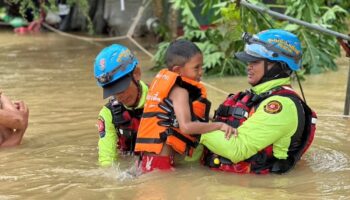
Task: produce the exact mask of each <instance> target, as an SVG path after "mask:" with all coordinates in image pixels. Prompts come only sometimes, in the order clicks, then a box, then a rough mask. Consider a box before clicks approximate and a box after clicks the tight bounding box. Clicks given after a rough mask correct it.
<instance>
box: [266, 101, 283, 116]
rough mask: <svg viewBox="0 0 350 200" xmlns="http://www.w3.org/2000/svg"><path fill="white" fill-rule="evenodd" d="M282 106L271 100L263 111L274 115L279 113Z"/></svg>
mask: <svg viewBox="0 0 350 200" xmlns="http://www.w3.org/2000/svg"><path fill="white" fill-rule="evenodd" d="M281 110H282V104H281V103H280V102H279V101H276V100H273V101H270V102H269V103H267V104H266V106H264V111H265V112H267V113H270V114H276V113H279V112H281Z"/></svg>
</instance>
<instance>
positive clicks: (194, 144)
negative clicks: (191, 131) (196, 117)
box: [161, 128, 198, 148]
mask: <svg viewBox="0 0 350 200" xmlns="http://www.w3.org/2000/svg"><path fill="white" fill-rule="evenodd" d="M162 134H165V135H166V136H170V135H172V136H174V137H176V138H178V139H179V140H181V141H183V142H184V143H186V146H189V147H193V148H196V147H197V146H198V142H196V141H192V140H190V139H188V138H187V137H185V136H183V135H182V134H180V133H179V132H177V131H176V130H174V129H171V128H168V129H166V130H165V132H163V133H161V138H162Z"/></svg>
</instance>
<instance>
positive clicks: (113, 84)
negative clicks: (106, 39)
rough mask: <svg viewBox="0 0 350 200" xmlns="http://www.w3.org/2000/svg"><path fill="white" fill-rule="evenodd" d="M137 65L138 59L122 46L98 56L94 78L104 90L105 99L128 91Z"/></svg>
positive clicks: (114, 46) (105, 50)
mask: <svg viewBox="0 0 350 200" xmlns="http://www.w3.org/2000/svg"><path fill="white" fill-rule="evenodd" d="M137 64H138V60H137V59H136V57H135V56H134V55H133V54H132V53H131V52H130V50H129V49H128V48H126V47H124V46H122V45H120V44H113V45H111V46H108V47H106V48H104V49H103V50H102V51H101V52H100V53H99V54H98V55H97V57H96V59H95V64H94V76H95V78H96V80H97V85H98V86H100V87H102V88H103V98H107V97H109V96H112V95H114V94H117V93H120V92H122V91H124V90H125V89H127V88H128V87H129V85H130V81H131V80H132V79H133V76H132V72H133V71H134V69H135V67H136V66H137Z"/></svg>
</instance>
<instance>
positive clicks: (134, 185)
mask: <svg viewBox="0 0 350 200" xmlns="http://www.w3.org/2000/svg"><path fill="white" fill-rule="evenodd" d="M118 42H119V41H118ZM120 42H121V43H122V44H125V45H128V46H129V47H130V48H131V49H133V50H134V51H135V54H136V56H137V57H138V58H139V59H140V60H141V66H142V70H143V76H144V78H143V79H144V80H146V81H150V80H151V79H152V76H153V75H154V74H155V72H152V71H149V70H148V69H149V68H150V67H151V66H152V62H151V61H150V59H149V57H148V56H147V55H146V54H144V53H142V52H140V51H139V50H138V49H137V47H136V46H134V45H133V44H132V43H131V42H129V41H127V40H124V41H120ZM105 45H108V44H107V43H89V42H85V41H79V40H74V39H69V38H65V37H62V36H59V35H57V34H54V33H42V34H38V35H27V36H19V35H15V34H13V33H12V32H10V31H4V30H2V32H0V49H1V51H0V60H1V61H0V75H1V78H0V88H1V90H2V91H3V92H4V93H5V94H7V95H8V96H9V97H11V98H12V99H13V100H14V99H21V100H24V101H25V102H26V103H27V104H28V106H29V108H30V120H29V128H28V129H27V132H26V134H25V136H24V139H23V141H22V144H21V145H20V146H18V147H14V148H5V149H0V160H1V162H0V199H1V200H2V199H350V161H349V159H350V148H349V142H350V119H348V118H343V117H341V115H342V113H343V106H344V98H345V91H346V83H347V74H348V70H349V59H347V58H345V57H344V56H343V58H341V59H339V61H338V63H339V65H340V67H339V70H338V71H337V72H328V73H325V74H321V75H313V76H307V77H306V79H307V80H306V81H304V82H303V86H304V92H305V94H306V100H307V102H308V103H309V105H310V106H311V107H313V108H314V109H315V110H316V111H317V112H318V113H319V119H318V126H317V132H316V137H315V140H314V143H313V145H312V146H311V148H310V150H309V151H308V152H307V154H306V155H305V156H304V157H303V158H302V160H301V161H300V162H299V163H298V164H297V166H296V167H295V169H294V170H293V171H292V172H290V173H287V174H285V175H260V176H258V175H237V174H229V173H222V172H215V171H211V170H209V169H207V168H205V167H202V166H200V165H199V164H198V163H180V164H179V166H178V167H177V168H176V170H175V171H172V172H168V173H164V172H153V173H149V174H146V175H141V176H138V177H134V176H133V175H132V174H133V173H128V172H133V170H134V169H133V168H130V166H133V163H134V161H135V159H134V158H122V159H121V161H120V164H119V165H116V166H113V167H110V168H100V167H99V166H98V164H97V141H98V133H97V128H96V125H95V123H96V118H97V114H98V112H99V109H100V108H101V106H102V105H103V104H104V100H103V99H102V91H101V90H100V88H98V87H97V86H96V83H95V80H94V79H93V73H92V71H93V60H94V58H95V56H96V54H97V53H98V52H99V51H100V50H101V49H102V48H103V47H104V46H105ZM204 82H205V83H207V84H210V85H211V86H213V87H216V88H220V90H223V91H227V92H236V91H238V90H242V89H244V88H246V87H248V85H247V84H246V79H245V78H244V77H238V78H237V77H234V78H232V77H228V78H204ZM295 88H297V84H295ZM208 90H209V91H208V93H209V98H210V99H211V100H212V101H213V108H215V107H217V105H218V104H219V103H220V102H221V101H222V100H223V99H224V98H225V96H226V94H224V93H223V92H222V91H219V90H217V89H213V88H209V89H208ZM212 112H213V111H212Z"/></svg>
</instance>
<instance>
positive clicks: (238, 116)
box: [230, 107, 248, 119]
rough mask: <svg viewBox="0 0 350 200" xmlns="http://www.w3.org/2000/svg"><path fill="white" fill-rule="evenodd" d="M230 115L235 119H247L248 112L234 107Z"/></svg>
mask: <svg viewBox="0 0 350 200" xmlns="http://www.w3.org/2000/svg"><path fill="white" fill-rule="evenodd" d="M230 114H231V115H232V116H233V117H235V118H236V119H242V118H248V112H247V111H246V110H244V109H243V108H240V107H234V108H233V109H231V112H230Z"/></svg>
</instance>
